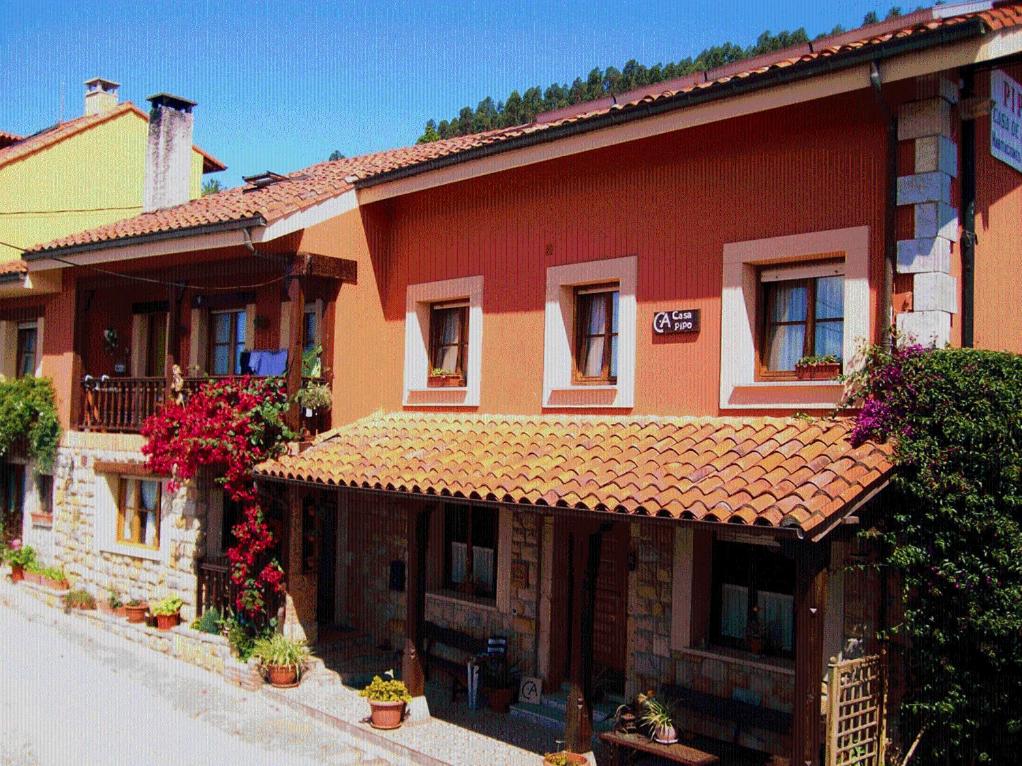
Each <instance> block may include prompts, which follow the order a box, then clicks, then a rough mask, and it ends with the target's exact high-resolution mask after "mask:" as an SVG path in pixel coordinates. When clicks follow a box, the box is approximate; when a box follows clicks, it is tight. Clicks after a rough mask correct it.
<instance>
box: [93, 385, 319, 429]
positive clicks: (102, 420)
mask: <svg viewBox="0 0 1022 766" xmlns="http://www.w3.org/2000/svg"><path fill="white" fill-rule="evenodd" d="M209 380H210V378H208V377H202V378H185V380H184V386H183V389H182V393H183V394H184V396H185V397H186V398H187V397H188V395H189V394H191V393H192V392H193V391H195V390H196V389H197V388H198V387H199V386H200V385H202V384H203V383H205V382H207V381H209ZM308 382H315V383H326V384H329V381H328V380H326V379H324V378H314V379H313V378H304V379H303V384H305V383H308ZM166 388H167V382H166V380H164V379H163V378H111V377H108V376H106V375H104V376H102V377H99V378H94V377H92V376H91V375H86V376H85V378H84V379H83V380H82V416H81V419H80V422H79V425H80V427H81V430H83V431H103V432H112V433H137V432H138V431H140V430H141V429H142V424H143V423H144V422H145V419H146V418H148V417H149V416H150V415H153V414H155V413H156V412H158V411H159V410H160V408H161V407H162V406H163V403H164V399H165V396H166ZM329 421H330V413H329V412H315V413H313V414H312V416H311V417H307V416H306V415H305V413H304V412H302V413H300V422H301V425H302V426H303V427H304V428H305V429H306V430H307V431H308V432H309V433H311V434H316V433H319V432H320V431H324V430H326V429H328V428H329V427H330V422H329Z"/></svg>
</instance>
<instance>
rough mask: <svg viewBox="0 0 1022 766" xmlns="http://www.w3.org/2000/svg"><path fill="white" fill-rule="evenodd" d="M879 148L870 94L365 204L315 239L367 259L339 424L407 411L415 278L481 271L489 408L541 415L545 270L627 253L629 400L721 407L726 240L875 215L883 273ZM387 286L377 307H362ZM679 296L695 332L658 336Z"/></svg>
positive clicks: (686, 409) (308, 244)
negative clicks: (698, 318) (693, 318)
mask: <svg viewBox="0 0 1022 766" xmlns="http://www.w3.org/2000/svg"><path fill="white" fill-rule="evenodd" d="M883 149H884V123H883V120H882V118H881V116H880V114H879V112H878V110H877V107H876V103H875V100H874V98H873V96H872V94H870V93H868V92H862V93H857V94H854V95H850V96H845V97H839V98H832V99H829V100H827V101H824V102H817V103H815V104H811V105H806V106H797V107H791V108H786V109H782V110H775V111H773V112H769V113H765V114H761V115H755V116H750V117H747V118H742V119H738V120H733V121H731V122H728V123H726V124H717V125H711V126H706V127H701V128H694V129H690V130H686V131H683V132H679V133H675V134H670V135H666V136H661V137H657V138H651V139H647V140H643V141H640V142H634V143H632V144H629V145H626V146H618V147H612V148H609V149H604V150H600V151H595V152H591V153H588V154H586V155H584V156H575V157H569V158H565V159H561V160H555V161H550V162H546V163H543V164H541V165H534V166H530V167H526V168H522V169H518V170H514V171H510V172H505V173H501V174H499V175H491V176H487V177H483V178H480V179H475V180H472V181H466V182H462V183H459V184H456V185H453V186H449V187H445V188H443V189H439V190H433V191H427V192H422V193H418V194H415V195H410V196H408V197H401V198H396V199H393V200H389V201H387V202H383V203H379V204H375V205H371V206H367V207H364V208H363V209H362V212H361V218H362V221H363V223H364V230H363V231H361V232H360V231H358V227H357V226H356V225H355V221H356V218H355V214H352V215H351V216H349V217H348V220H347V221H346V222H341V221H339V220H335V221H332V222H329V223H327V224H324V225H322V226H319V227H315V228H314V229H312V230H310V231H308V232H306V235H305V238H304V239H303V243H302V244H303V249H309V250H317V249H320V250H321V248H322V247H324V246H329V245H330V244H331V243H333V244H334V245H335V246H336V250H332V251H331V252H335V253H336V254H344V255H345V257H357V258H358V259H359V260H360V271H359V285H358V287H357V288H356V289H353V290H350V291H349V293H348V294H349V296H350V297H356V296H357V298H358V300H356V301H349V300H347V299H346V297H345V291H348V288H347V287H345V288H344V290H342V293H341V298H340V300H339V303H338V316H339V319H338V327H337V337H338V351H337V361H338V369H342V370H343V379H344V380H346V381H347V382H348V386H349V387H348V388H346V389H344V390H343V391H339V392H338V397H339V401H338V402H337V407H336V409H335V421H334V422H335V423H338V422H344V421H345V420H348V419H350V418H352V417H358V416H360V415H364V414H366V413H367V412H371V411H372V410H374V409H378V408H383V409H388V410H395V409H400V408H401V390H402V365H403V348H404V314H405V296H406V288H407V286H408V285H409V284H415V283H419V282H432V281H436V280H441V279H449V278H454V277H463V276H473V275H479V274H481V275H482V276H483V278H484V287H483V312H484V330H483V375H482V393H481V406H480V407H479V408H478V409H479V411H481V412H496V413H538V412H541V411H542V408H541V401H542V385H543V333H544V329H543V328H544V302H545V297H546V287H545V280H546V269H547V267H549V266H555V265H560V264H568V263H575V262H580V261H586V260H597V259H604V258H615V257H620V256H627V255H636V256H637V257H638V320H637V324H638V333H637V347H638V349H637V360H636V366H637V376H636V386H635V407H634V410H633V412H634V413H637V414H670V415H706V414H716V413H717V412H718V411H719V407H718V399H719V369H720V293H721V286H722V252H723V246H724V244H725V243H726V242H732V241H741V240H748V239H759V238H764V237H771V236H780V235H786V234H794V233H800V232H809V231H817V230H825V229H837V228H843V227H850V226H862V225H867V226H869V227H870V229H871V256H872V258H873V262H874V269H873V272H874V273H873V278H872V282H873V283H874V284H877V283H878V280H879V278H880V274H881V264H882V260H881V259H882V257H883V229H882V226H883V202H884V194H883V188H884V187H883V181H884V151H883ZM345 248H347V250H345ZM367 265H371V270H370V269H367V268H366V266H367ZM374 290H375V291H378V293H379V298H378V300H380V301H382V305H381V306H379V307H378V306H377V305H376V304H375V302H367V299H368V298H370V297H371V294H372V292H373V291H374ZM671 308H698V309H701V310H702V330H701V332H700V333H699V335H698V336H697V337H695V338H685V337H682V338H680V339H679V340H677V341H674V342H671V341H666V342H655V341H654V340H653V335H652V331H651V329H650V326H651V322H652V316H653V313H654V312H655V311H657V310H661V309H671ZM381 311H382V314H381V313H380V312H381ZM874 312H875V296H874ZM380 320H382V321H383V326H382V327H377V326H376V323H377V322H378V321H380ZM339 379H340V378H339ZM576 412H577V411H576ZM604 412H606V411H604ZM612 412H613V413H616V414H620V410H616V411H612Z"/></svg>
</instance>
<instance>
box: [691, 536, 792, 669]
mask: <svg viewBox="0 0 1022 766" xmlns="http://www.w3.org/2000/svg"><path fill="white" fill-rule="evenodd" d="M712 550H713V552H712V554H711V578H710V625H709V638H710V643H711V644H713V645H716V646H723V647H728V648H731V649H739V650H742V651H746V650H747V649H748V644H747V640H746V639H745V638H741V639H738V638H733V637H731V636H725V635H723V633H722V631H721V625H720V621H721V611H722V597H721V589H722V586H723V585H725V584H731V585H740V586H742V587H745V588H747V589H748V604H747V610H748V611H747V613H746V622H747V624H748V621H749V620H751V619H752V616H753V613H754V610H755V609H756V603H757V595H758V593H759V591H761V590H763V591H767V592H770V593H781V594H783V595H786V596H789V595H790V596H791V597H792V642H791V644H792V646H791V649H790V650H785V649H783V648H779V647H776V646H772V645H771V643H770V642H769V641H765V645H764V649H763V656H766V657H777V658H784V659H793V658H794V656H795V635H796V631H797V630H798V625H797V623H796V620H795V616H796V615H795V606H794V596H795V562H794V560H793V559H790V558H788V557H787V556H785V555H784V554H783V553H782V552H781V551H779V550H777V549H774V548H771V547H768V546H764V545H755V544H751V543H740V542H731V541H729V540H714V541H713V549H712ZM768 559H773V561H769V560H768ZM735 561H738V562H741V563H742V564H743V565H744V566H745V572H744V573H741V572H739V573H737V576H735V574H736V573H734V572H731V573H725V570H726V569H727V568H728V567H729V564H731V565H734V564H733V562H735ZM779 568H783V569H784V570H786V571H785V572H784V575H783V579H785V580H788V582H785V583H783V584H779V583H778V578H779V574H778V571H777V570H778V569H779ZM770 570H773V571H770ZM735 580H741V581H739V582H736V581H735ZM764 580H768V581H772V583H770V584H769V587H764ZM761 624H762V621H761Z"/></svg>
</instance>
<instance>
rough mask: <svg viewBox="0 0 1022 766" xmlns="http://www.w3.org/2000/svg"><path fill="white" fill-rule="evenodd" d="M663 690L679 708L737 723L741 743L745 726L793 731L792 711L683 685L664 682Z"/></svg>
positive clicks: (735, 737) (735, 738)
mask: <svg viewBox="0 0 1022 766" xmlns="http://www.w3.org/2000/svg"><path fill="white" fill-rule="evenodd" d="M663 694H664V696H665V697H667V698H668V699H670V700H671V701H672V702H673V703H674V705H675V706H676V707H678V708H683V709H685V710H691V711H692V712H695V713H700V714H702V715H705V716H708V717H711V718H716V719H717V720H719V721H724V722H726V723H730V724H731V725H732V726H733V727H734V730H733V733H732V738H731V739H732V744H738V738H739V736H740V735H741V733H742V730H743V729H750V728H752V729H760V730H762V731H769V732H775V733H777V734H781V735H790V734H791V725H792V716H791V713H785V712H784V711H782V710H773V709H772V708H768V707H763V706H762V705H753V704H751V703H749V702H742V701H741V700H736V699H727V698H725V697H717V696H714V695H712V694H707V693H706V692H699V691H696V690H695V689H687V688H685V687H683V686H664V687H663Z"/></svg>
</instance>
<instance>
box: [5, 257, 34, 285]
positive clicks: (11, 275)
mask: <svg viewBox="0 0 1022 766" xmlns="http://www.w3.org/2000/svg"><path fill="white" fill-rule="evenodd" d="M27 272H28V267H27V266H26V265H25V262H24V261H0V282H10V281H13V280H15V279H17V278H18V277H20V276H22V275H23V274H26V273H27Z"/></svg>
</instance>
